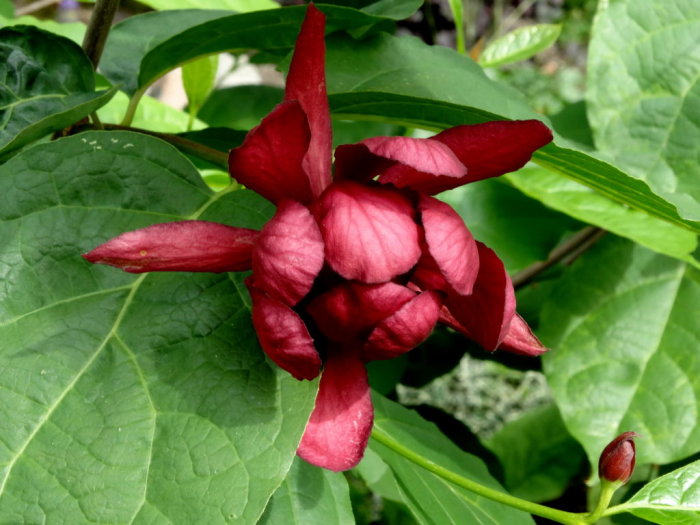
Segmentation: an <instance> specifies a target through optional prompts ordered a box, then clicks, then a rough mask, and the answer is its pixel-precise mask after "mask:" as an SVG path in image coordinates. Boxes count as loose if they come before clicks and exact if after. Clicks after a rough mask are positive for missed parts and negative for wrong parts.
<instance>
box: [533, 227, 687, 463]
mask: <svg viewBox="0 0 700 525" xmlns="http://www.w3.org/2000/svg"><path fill="white" fill-rule="evenodd" d="M698 304H700V271H699V270H697V269H694V268H691V267H688V266H687V265H684V264H682V263H680V262H679V261H676V260H673V259H669V258H667V257H663V256H661V255H657V254H654V253H652V252H650V251H648V250H646V249H644V248H642V247H640V246H637V245H633V244H632V243H630V242H627V241H622V240H620V239H616V238H613V237H606V238H604V239H602V240H601V241H599V242H598V244H596V246H594V248H593V249H592V250H591V251H589V252H587V253H586V254H585V255H584V256H583V257H582V258H580V259H579V260H578V261H577V262H576V263H575V264H574V265H573V266H572V267H571V269H570V271H568V272H567V274H566V275H565V276H564V277H563V278H562V279H561V280H560V281H559V282H558V283H557V285H556V286H554V287H553V289H552V292H551V295H550V298H549V301H548V302H547V303H546V306H545V308H544V310H543V312H542V316H541V319H540V329H539V332H538V334H539V335H540V337H541V338H542V340H543V342H544V343H545V344H546V345H547V346H549V347H550V348H552V349H553V350H552V351H551V352H548V353H547V354H545V355H544V356H543V365H544V370H545V373H546V375H547V379H548V382H549V384H550V386H551V389H552V393H553V394H554V398H555V400H556V403H557V406H558V407H559V409H560V410H561V413H562V417H563V419H564V421H565V423H566V426H567V428H568V429H569V431H570V432H571V434H572V435H573V436H574V437H575V438H576V439H577V440H578V441H579V442H580V443H582V444H583V446H584V448H585V449H586V452H587V454H588V457H589V459H590V461H591V463H592V464H596V463H597V460H598V456H599V454H600V453H601V451H602V450H603V448H604V447H605V445H607V444H608V442H610V441H611V440H612V439H613V438H614V437H615V436H617V435H618V434H620V433H621V432H623V431H628V430H631V431H635V432H638V433H639V434H641V435H643V436H644V438H643V439H640V440H639V441H638V443H637V445H638V446H637V461H638V463H640V464H641V463H647V462H653V463H659V464H665V463H669V462H672V461H676V460H679V459H682V458H685V457H687V456H689V455H691V454H693V453H695V452H698V451H700V421H699V420H698V414H699V413H700V403H699V402H698V400H699V399H700V354H698V351H697V341H698V339H700V325H698V322H697V320H698V316H697V313H698V312H697V305H698Z"/></svg>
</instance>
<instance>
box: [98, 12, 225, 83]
mask: <svg viewBox="0 0 700 525" xmlns="http://www.w3.org/2000/svg"><path fill="white" fill-rule="evenodd" d="M230 14H231V12H230V11H223V10H206V9H186V10H178V11H163V12H153V13H145V14H142V15H138V16H132V17H129V18H127V19H126V20H123V21H122V22H119V23H118V24H116V25H115V26H114V27H113V28H112V29H111V31H110V32H109V36H108V38H107V43H106V44H105V48H104V51H103V53H102V58H101V59H100V71H101V72H102V74H103V75H104V76H105V77H107V78H108V79H109V80H110V82H112V83H113V84H114V85H118V86H119V89H121V90H122V91H124V92H126V93H127V94H128V95H130V96H131V95H133V94H134V92H136V91H137V90H138V89H139V87H141V86H140V85H139V84H138V76H139V67H140V65H141V61H142V60H143V58H144V56H146V55H147V54H148V53H149V51H151V50H152V49H153V48H155V47H157V46H158V44H160V43H162V42H165V41H167V40H168V39H169V38H172V37H177V35H179V34H180V33H183V32H185V31H186V30H187V29H190V28H191V27H196V26H198V25H201V24H203V23H205V22H207V21H209V20H213V19H217V18H221V17H225V16H227V15H230ZM203 54H205V53H203ZM197 56H198V55H195V56H193V57H191V58H196V57H197ZM184 62H186V60H182V61H181V62H178V63H175V64H173V65H172V67H171V68H169V69H172V68H175V67H176V66H177V65H179V64H180V63H184Z"/></svg>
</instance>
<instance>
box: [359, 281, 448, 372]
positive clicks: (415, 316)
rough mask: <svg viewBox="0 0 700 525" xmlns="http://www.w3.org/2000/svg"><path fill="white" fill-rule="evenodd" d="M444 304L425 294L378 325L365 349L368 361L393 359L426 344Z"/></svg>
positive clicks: (435, 294)
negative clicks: (423, 343)
mask: <svg viewBox="0 0 700 525" xmlns="http://www.w3.org/2000/svg"><path fill="white" fill-rule="evenodd" d="M441 306H442V301H441V300H440V296H439V295H438V294H437V293H435V292H423V293H421V294H419V295H417V296H416V297H415V298H414V299H412V300H411V301H409V302H407V303H406V304H404V305H403V306H402V307H401V308H400V309H399V310H397V311H396V312H395V313H394V314H393V315H391V316H389V317H387V318H386V319H384V321H382V322H381V323H379V324H378V325H377V327H376V328H375V329H374V330H373V331H372V334H371V335H370V337H369V340H368V341H367V344H366V345H365V347H364V349H363V357H364V358H365V359H366V360H367V361H370V360H374V359H393V358H394V357H398V356H399V355H401V354H403V353H405V352H408V351H409V350H412V349H414V348H415V347H416V346H418V345H419V344H421V343H422V342H423V341H425V340H426V339H427V338H428V336H429V335H430V333H431V332H432V331H433V328H434V327H435V323H436V322H437V320H438V315H439V314H440V307H441Z"/></svg>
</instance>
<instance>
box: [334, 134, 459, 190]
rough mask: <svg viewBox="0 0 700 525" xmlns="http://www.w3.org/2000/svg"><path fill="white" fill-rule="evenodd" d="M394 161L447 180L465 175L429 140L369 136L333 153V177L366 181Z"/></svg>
mask: <svg viewBox="0 0 700 525" xmlns="http://www.w3.org/2000/svg"><path fill="white" fill-rule="evenodd" d="M387 160H389V161H394V162H398V163H400V164H402V165H405V166H409V167H410V168H412V169H415V170H419V171H421V172H427V173H432V174H433V175H445V176H447V177H462V176H464V175H465V174H466V173H467V169H466V168H465V167H464V164H462V163H461V162H460V161H459V159H458V158H457V157H456V156H455V154H454V153H453V152H452V150H451V149H450V148H449V147H447V146H445V145H444V144H442V143H440V142H438V141H435V140H431V139H414V138H411V137H373V138H370V139H366V140H363V141H362V142H359V143H358V144H350V145H346V146H340V147H338V149H337V150H336V178H337V179H340V178H348V179H355V180H358V181H363V180H369V179H371V178H372V177H374V176H375V175H379V174H380V173H381V172H382V171H384V170H386V169H387V168H388V167H389V166H391V164H390V163H388V162H387Z"/></svg>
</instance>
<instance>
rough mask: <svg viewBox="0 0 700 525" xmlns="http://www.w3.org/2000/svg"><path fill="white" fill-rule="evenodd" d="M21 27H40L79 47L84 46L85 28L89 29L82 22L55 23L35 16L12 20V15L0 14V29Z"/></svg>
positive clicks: (0, 3)
mask: <svg viewBox="0 0 700 525" xmlns="http://www.w3.org/2000/svg"><path fill="white" fill-rule="evenodd" d="M0 5H2V2H0ZM19 25H23V26H35V27H38V28H39V29H43V30H44V31H48V32H49V33H54V34H56V35H60V36H64V37H66V38H68V39H70V40H72V41H73V42H75V43H76V44H78V45H80V44H82V42H83V36H84V35H85V28H86V27H87V26H86V25H85V24H83V23H82V22H55V21H53V20H40V19H38V18H34V17H33V16H20V17H18V18H12V15H3V14H2V13H0V27H4V26H19Z"/></svg>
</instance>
